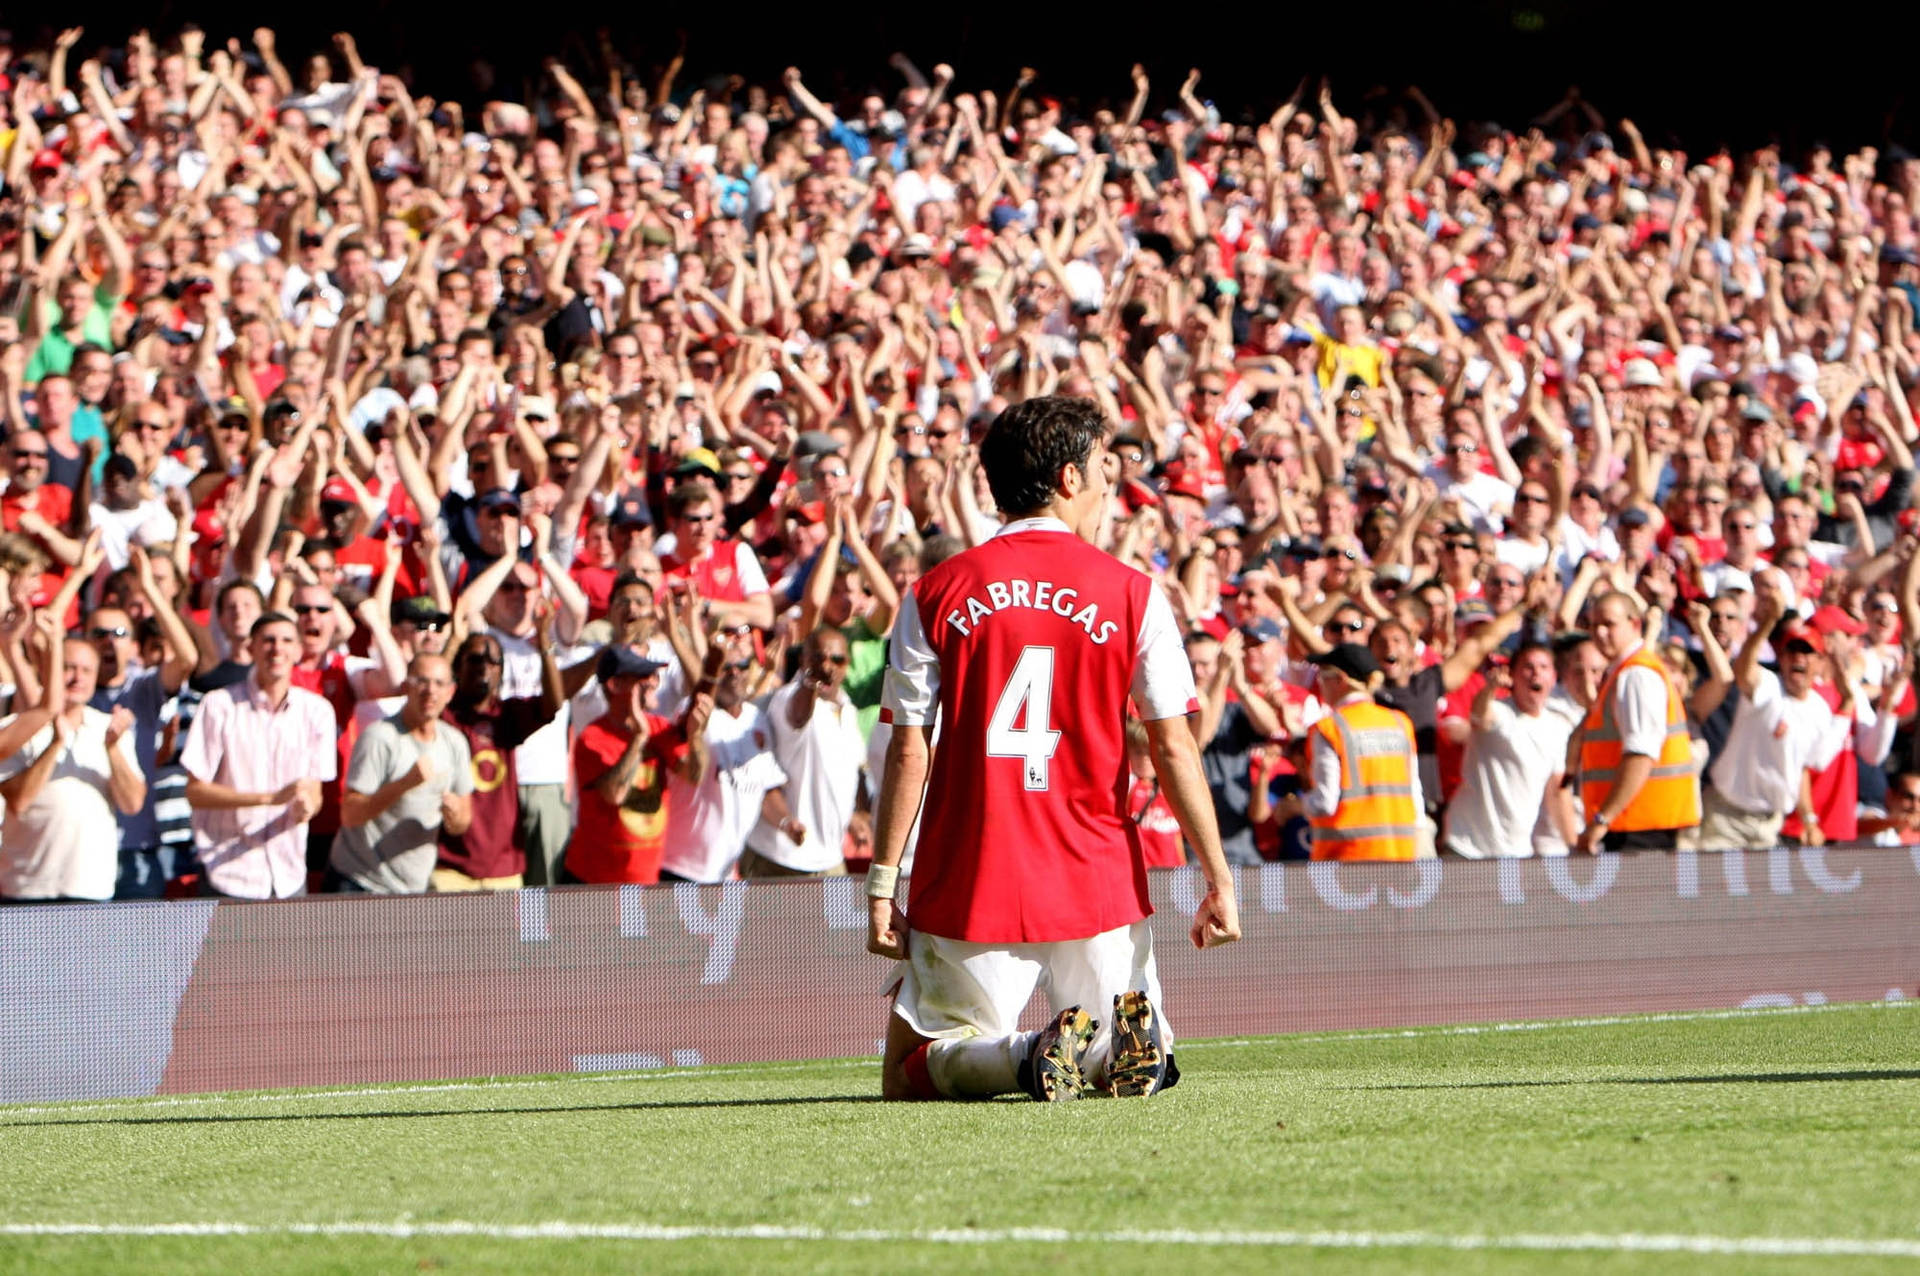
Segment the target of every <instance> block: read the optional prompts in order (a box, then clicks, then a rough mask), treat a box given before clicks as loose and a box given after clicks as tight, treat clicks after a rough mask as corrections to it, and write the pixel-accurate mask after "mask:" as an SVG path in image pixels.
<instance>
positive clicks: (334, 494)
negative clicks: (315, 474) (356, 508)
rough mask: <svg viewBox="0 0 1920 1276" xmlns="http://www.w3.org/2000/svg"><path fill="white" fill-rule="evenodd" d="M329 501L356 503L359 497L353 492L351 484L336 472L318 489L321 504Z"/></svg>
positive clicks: (342, 503)
mask: <svg viewBox="0 0 1920 1276" xmlns="http://www.w3.org/2000/svg"><path fill="white" fill-rule="evenodd" d="M329 501H331V502H333V503H335V504H337V505H358V504H359V503H360V498H359V497H357V496H355V495H354V494H353V484H351V483H349V482H347V481H346V480H345V479H343V478H341V477H340V476H339V475H337V474H336V475H334V476H333V477H332V478H330V479H328V480H327V485H326V486H325V487H323V488H321V489H320V502H321V504H323V505H324V504H326V503H327V502H329Z"/></svg>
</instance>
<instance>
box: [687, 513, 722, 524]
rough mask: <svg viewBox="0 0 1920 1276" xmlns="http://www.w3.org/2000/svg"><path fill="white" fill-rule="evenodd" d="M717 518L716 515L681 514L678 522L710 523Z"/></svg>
mask: <svg viewBox="0 0 1920 1276" xmlns="http://www.w3.org/2000/svg"><path fill="white" fill-rule="evenodd" d="M719 517H720V516H719V515H718V514H682V515H681V516H680V521H681V522H683V523H711V522H713V521H714V520H715V519H717V518H719Z"/></svg>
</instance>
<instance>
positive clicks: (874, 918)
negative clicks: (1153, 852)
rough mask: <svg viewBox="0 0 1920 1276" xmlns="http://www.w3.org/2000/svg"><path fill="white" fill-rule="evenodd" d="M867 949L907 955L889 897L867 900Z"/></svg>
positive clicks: (903, 925)
mask: <svg viewBox="0 0 1920 1276" xmlns="http://www.w3.org/2000/svg"><path fill="white" fill-rule="evenodd" d="M1236 933H1237V932H1236ZM867 951H868V952H870V953H878V954H879V955H880V956H882V957H893V958H896V959H898V958H904V957H905V956H906V955H907V916H906V914H905V913H902V912H901V911H900V906H899V905H898V904H896V903H894V902H893V901H892V900H890V899H870V900H868V901H867Z"/></svg>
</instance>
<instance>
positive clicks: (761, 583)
mask: <svg viewBox="0 0 1920 1276" xmlns="http://www.w3.org/2000/svg"><path fill="white" fill-rule="evenodd" d="M661 567H662V569H663V570H664V573H665V575H666V578H667V579H668V580H673V579H675V578H677V577H685V578H687V579H689V580H691V581H693V583H694V585H695V587H696V588H697V589H698V590H699V593H700V596H701V597H702V598H709V599H712V600H714V601H716V602H726V603H742V602H745V601H746V600H747V599H749V598H752V597H753V596H754V595H755V594H764V593H766V592H767V577H766V573H765V572H762V571H761V570H760V560H759V559H757V558H755V557H754V555H753V550H752V548H751V547H750V546H748V544H747V543H746V542H745V541H715V542H714V544H713V548H711V549H710V550H708V551H707V554H706V557H704V558H700V559H696V560H694V561H693V562H682V561H680V559H679V558H678V557H672V558H668V559H667V560H666V561H665V562H663V563H662V564H661Z"/></svg>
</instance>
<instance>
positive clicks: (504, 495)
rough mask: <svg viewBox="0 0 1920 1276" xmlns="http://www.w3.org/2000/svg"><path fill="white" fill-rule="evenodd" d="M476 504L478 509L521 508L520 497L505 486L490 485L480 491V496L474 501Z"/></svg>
mask: <svg viewBox="0 0 1920 1276" xmlns="http://www.w3.org/2000/svg"><path fill="white" fill-rule="evenodd" d="M474 506H475V508H477V509H483V510H501V509H510V510H518V509H519V508H520V498H519V497H517V496H515V495H514V494H513V493H512V492H509V491H508V490H507V489H506V488H504V487H490V488H488V489H487V490H486V491H484V492H482V493H480V497H479V499H478V500H476V501H475V502H474Z"/></svg>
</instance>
